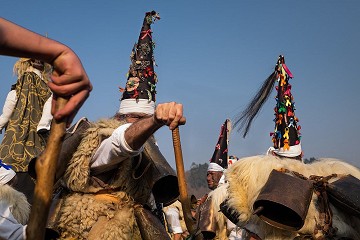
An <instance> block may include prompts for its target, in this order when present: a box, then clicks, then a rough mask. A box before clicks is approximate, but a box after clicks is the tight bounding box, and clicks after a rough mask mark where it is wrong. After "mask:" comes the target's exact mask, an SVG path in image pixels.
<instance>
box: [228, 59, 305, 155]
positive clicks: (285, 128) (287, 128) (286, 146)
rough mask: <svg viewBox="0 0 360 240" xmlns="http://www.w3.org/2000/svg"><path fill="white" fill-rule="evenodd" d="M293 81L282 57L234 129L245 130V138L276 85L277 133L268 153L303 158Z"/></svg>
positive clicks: (273, 135)
mask: <svg viewBox="0 0 360 240" xmlns="http://www.w3.org/2000/svg"><path fill="white" fill-rule="evenodd" d="M291 78H293V75H292V73H291V72H290V70H289V68H288V67H287V66H286V64H285V58H284V56H282V55H280V56H279V58H278V61H277V64H276V66H275V70H274V72H273V73H272V74H271V75H270V76H269V77H268V78H267V79H266V80H265V82H264V83H263V85H262V86H261V88H260V90H259V91H258V93H257V94H256V95H255V96H254V98H253V99H252V100H251V102H250V104H249V105H248V106H247V108H246V109H245V110H244V111H243V112H242V113H241V115H240V116H239V117H238V118H237V119H236V120H235V124H234V126H237V125H239V128H238V131H240V130H244V134H243V137H245V136H246V135H247V133H248V131H249V129H250V126H251V123H252V121H253V120H254V118H255V117H256V116H257V114H258V113H259V110H260V109H261V107H262V106H263V105H264V103H265V102H266V100H267V99H268V98H269V96H270V93H271V91H272V89H273V88H274V85H275V83H276V82H278V86H276V87H275V88H276V90H277V96H276V98H275V99H276V106H275V108H274V111H275V119H274V122H275V131H274V132H273V133H271V136H272V141H273V144H274V146H273V147H271V148H270V149H269V151H268V152H271V153H275V154H277V155H280V156H285V157H296V158H301V156H302V150H301V144H300V132H299V130H300V129H301V127H300V126H298V125H297V122H298V121H299V119H298V118H297V117H296V116H295V106H294V101H293V100H294V98H293V96H292V94H291V84H290V83H289V80H290V79H291Z"/></svg>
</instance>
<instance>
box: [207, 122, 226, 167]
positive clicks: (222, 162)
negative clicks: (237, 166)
mask: <svg viewBox="0 0 360 240" xmlns="http://www.w3.org/2000/svg"><path fill="white" fill-rule="evenodd" d="M230 131H231V121H230V120H229V119H226V120H225V122H224V124H223V125H222V126H221V129H220V136H219V139H218V141H217V144H216V146H215V151H214V154H213V156H212V158H211V159H210V164H209V167H208V171H214V172H222V171H224V170H225V169H227V168H228V144H229V136H230Z"/></svg>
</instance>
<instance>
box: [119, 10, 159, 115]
mask: <svg viewBox="0 0 360 240" xmlns="http://www.w3.org/2000/svg"><path fill="white" fill-rule="evenodd" d="M159 19H160V16H159V14H158V13H157V12H155V11H151V12H147V13H146V14H145V17H144V21H143V25H142V28H141V31H140V35H139V38H138V42H137V43H136V44H135V45H134V47H133V49H132V52H131V55H130V59H131V64H130V68H129V71H128V74H127V82H126V86H125V88H120V92H122V97H121V103H120V109H119V113H122V114H127V113H134V112H141V113H146V114H153V113H154V108H155V94H156V83H157V76H156V73H155V71H154V65H156V64H155V60H154V55H153V51H154V48H155V44H154V42H153V39H152V31H151V24H152V23H154V22H155V21H156V20H159Z"/></svg>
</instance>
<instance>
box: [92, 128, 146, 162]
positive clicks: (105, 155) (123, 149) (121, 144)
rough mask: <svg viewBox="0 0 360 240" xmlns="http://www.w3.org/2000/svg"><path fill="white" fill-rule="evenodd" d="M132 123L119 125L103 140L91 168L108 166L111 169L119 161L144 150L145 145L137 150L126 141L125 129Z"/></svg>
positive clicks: (93, 158)
mask: <svg viewBox="0 0 360 240" xmlns="http://www.w3.org/2000/svg"><path fill="white" fill-rule="evenodd" d="M130 125H131V123H126V124H124V125H121V126H119V127H118V128H117V129H115V130H114V132H113V133H112V134H111V136H110V137H108V138H107V139H105V140H104V141H102V142H101V144H100V146H99V148H98V149H97V150H96V152H95V154H94V156H93V157H92V159H91V162H90V168H91V169H96V168H99V169H100V168H103V167H104V166H106V167H107V169H111V168H112V167H115V166H116V165H117V164H118V163H120V162H122V161H124V160H126V159H129V158H131V157H134V156H136V155H139V154H140V153H141V152H142V151H143V149H144V148H143V147H141V148H140V149H137V150H134V149H132V148H131V147H130V146H129V145H128V143H127V142H126V141H125V130H126V129H127V128H128V127H129V126H130Z"/></svg>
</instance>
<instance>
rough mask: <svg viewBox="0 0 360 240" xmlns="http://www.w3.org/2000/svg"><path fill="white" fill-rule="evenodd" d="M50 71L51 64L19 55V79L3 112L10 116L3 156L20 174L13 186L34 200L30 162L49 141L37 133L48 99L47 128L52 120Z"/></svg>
mask: <svg viewBox="0 0 360 240" xmlns="http://www.w3.org/2000/svg"><path fill="white" fill-rule="evenodd" d="M50 72H51V66H50V65H49V64H46V63H44V62H41V61H38V60H34V59H29V58H20V59H19V60H18V61H17V62H16V63H15V65H14V73H16V75H17V76H18V80H17V83H16V86H15V89H14V90H12V91H11V92H10V93H12V94H10V95H8V98H7V99H6V102H5V106H4V115H7V116H9V119H8V120H7V121H6V122H5V123H6V124H7V127H6V131H5V135H4V138H3V140H2V143H1V145H0V159H2V160H3V161H4V162H5V163H8V164H11V165H12V166H13V168H14V170H15V172H17V177H18V183H17V184H16V185H15V186H14V187H15V188H16V189H17V190H19V191H21V192H23V193H24V194H25V195H26V196H27V198H28V201H29V202H32V198H33V190H34V186H35V185H34V182H33V181H32V179H31V178H30V177H29V176H28V173H27V171H28V164H29V161H30V160H31V159H32V158H33V157H35V156H37V155H38V154H40V153H41V152H42V151H43V150H44V148H45V145H46V142H45V141H44V139H43V138H42V136H41V135H40V134H38V125H39V123H40V121H41V118H42V116H43V114H42V113H43V110H44V107H45V103H46V102H47V105H46V106H47V108H46V110H45V112H46V114H44V116H45V115H46V118H47V119H46V120H45V122H46V123H45V125H46V127H45V128H47V130H49V129H50V122H51V120H52V115H51V99H52V98H51V96H52V93H51V90H50V89H49V87H48V85H47V82H48V80H49V74H50ZM43 120H44V118H43ZM0 127H2V126H0Z"/></svg>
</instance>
